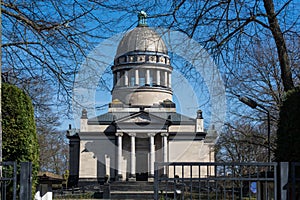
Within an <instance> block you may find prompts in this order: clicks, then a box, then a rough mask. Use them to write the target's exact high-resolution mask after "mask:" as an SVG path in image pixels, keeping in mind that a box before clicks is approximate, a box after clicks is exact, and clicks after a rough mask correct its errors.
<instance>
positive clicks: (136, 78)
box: [135, 69, 140, 86]
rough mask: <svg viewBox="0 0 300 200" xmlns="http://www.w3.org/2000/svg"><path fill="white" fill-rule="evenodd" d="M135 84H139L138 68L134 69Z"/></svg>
mask: <svg viewBox="0 0 300 200" xmlns="http://www.w3.org/2000/svg"><path fill="white" fill-rule="evenodd" d="M135 85H136V86H138V85H140V80H139V70H137V69H136V70H135Z"/></svg>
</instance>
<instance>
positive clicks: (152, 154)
mask: <svg viewBox="0 0 300 200" xmlns="http://www.w3.org/2000/svg"><path fill="white" fill-rule="evenodd" d="M148 136H149V140H150V165H149V166H150V169H149V172H150V173H149V178H152V179H153V178H154V162H155V145H154V136H155V133H149V134H148Z"/></svg>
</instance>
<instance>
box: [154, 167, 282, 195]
mask: <svg viewBox="0 0 300 200" xmlns="http://www.w3.org/2000/svg"><path fill="white" fill-rule="evenodd" d="M164 173H166V174H164ZM277 182H278V181H277V163H203V162H175V163H155V182H154V199H232V200H234V199H247V200H248V199H249V200H251V199H266V200H268V199H274V200H276V199H277Z"/></svg>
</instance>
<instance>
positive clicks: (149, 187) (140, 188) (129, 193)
mask: <svg viewBox="0 0 300 200" xmlns="http://www.w3.org/2000/svg"><path fill="white" fill-rule="evenodd" d="M110 196H111V199H113V200H117V199H153V197H154V189H153V183H151V182H146V181H136V182H118V181H116V182H113V183H111V185H110Z"/></svg>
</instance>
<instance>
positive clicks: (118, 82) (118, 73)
mask: <svg viewBox="0 0 300 200" xmlns="http://www.w3.org/2000/svg"><path fill="white" fill-rule="evenodd" d="M120 78H121V73H120V72H117V86H120Z"/></svg>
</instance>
